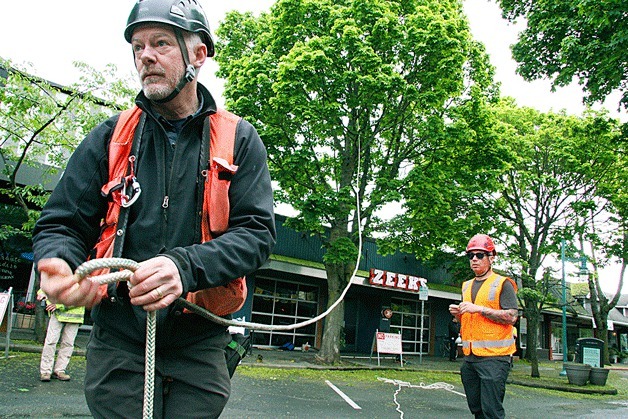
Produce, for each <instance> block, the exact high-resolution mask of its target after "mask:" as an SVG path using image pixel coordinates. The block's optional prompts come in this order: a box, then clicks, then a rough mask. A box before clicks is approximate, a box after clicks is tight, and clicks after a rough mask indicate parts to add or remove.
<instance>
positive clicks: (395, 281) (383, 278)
mask: <svg viewBox="0 0 628 419" xmlns="http://www.w3.org/2000/svg"><path fill="white" fill-rule="evenodd" d="M369 284H371V285H374V286H376V287H383V288H394V289H398V290H404V291H411V292H417V293H418V292H419V291H420V288H421V287H424V286H426V285H427V279H425V278H421V277H419V276H413V275H405V274H398V273H395V272H387V271H382V270H381V269H371V274H370V276H369Z"/></svg>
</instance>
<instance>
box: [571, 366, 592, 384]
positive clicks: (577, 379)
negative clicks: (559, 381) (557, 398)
mask: <svg viewBox="0 0 628 419" xmlns="http://www.w3.org/2000/svg"><path fill="white" fill-rule="evenodd" d="M565 371H566V372H567V380H568V381H569V384H575V385H577V386H583V385H585V384H586V383H587V381H589V373H590V372H591V365H588V364H581V363H576V362H567V363H565Z"/></svg>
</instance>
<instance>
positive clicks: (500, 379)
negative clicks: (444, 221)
mask: <svg viewBox="0 0 628 419" xmlns="http://www.w3.org/2000/svg"><path fill="white" fill-rule="evenodd" d="M466 251H467V257H468V259H469V264H470V267H471V270H472V271H473V272H474V274H475V278H473V279H471V280H469V281H466V282H465V283H464V284H463V285H462V303H460V304H459V305H455V304H452V305H450V306H449V311H450V313H451V314H453V315H454V316H456V317H457V318H458V319H459V320H460V325H461V327H460V334H461V337H462V349H463V352H464V355H465V357H464V362H463V363H462V366H461V367H460V374H461V378H462V384H463V386H464V389H465V393H466V395H467V404H468V405H469V409H470V410H471V413H473V414H474V415H475V417H476V418H503V417H505V411H504V407H503V401H504V395H505V393H506V379H507V378H508V372H509V371H510V365H511V361H512V354H513V353H514V352H515V351H516V346H515V339H514V336H513V325H514V324H515V323H516V321H517V316H518V305H517V295H516V293H517V285H516V284H515V282H514V281H513V280H512V279H510V278H507V277H503V276H501V275H499V274H497V273H495V272H493V268H492V265H493V262H494V261H495V256H496V254H497V252H496V251H495V244H494V243H493V240H492V239H491V238H490V237H489V236H487V235H486V234H477V235H475V236H473V237H472V238H471V240H469V244H468V245H467V249H466Z"/></svg>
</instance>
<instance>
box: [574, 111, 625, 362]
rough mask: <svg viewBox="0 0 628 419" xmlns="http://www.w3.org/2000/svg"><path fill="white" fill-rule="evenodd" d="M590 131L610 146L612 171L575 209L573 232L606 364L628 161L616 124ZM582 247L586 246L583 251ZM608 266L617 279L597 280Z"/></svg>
mask: <svg viewBox="0 0 628 419" xmlns="http://www.w3.org/2000/svg"><path fill="white" fill-rule="evenodd" d="M593 129H594V130H595V132H594V133H593V135H594V137H595V138H596V140H597V139H599V138H604V140H603V141H601V142H600V143H601V145H602V146H603V147H604V146H605V145H607V144H609V143H610V144H613V147H614V148H615V155H616V159H617V160H616V162H615V164H614V165H613V166H612V167H611V169H612V170H610V171H609V172H608V173H606V174H605V176H603V177H601V178H600V179H599V182H598V184H597V194H596V195H597V197H596V199H595V200H592V201H590V202H584V203H582V204H581V205H580V206H578V207H577V209H579V215H580V216H579V219H578V220H577V223H576V225H575V228H574V232H575V234H576V236H577V237H578V239H579V241H580V243H581V250H580V254H583V255H585V254H586V256H587V259H588V261H589V265H590V266H593V272H592V273H591V274H590V275H589V276H588V281H587V282H588V291H589V301H590V303H591V311H592V314H593V318H594V319H595V336H596V337H597V338H599V339H602V340H603V341H604V343H605V346H604V347H605V353H604V358H605V359H606V361H607V362H608V332H607V327H606V324H607V320H608V314H609V312H610V311H611V310H612V309H613V308H615V306H616V305H617V302H618V301H619V299H620V298H621V295H622V288H623V284H624V275H625V272H626V264H627V260H628V229H627V227H628V226H627V225H626V220H627V215H628V205H627V204H628V195H627V191H628V161H627V160H626V159H627V158H626V154H627V153H626V141H625V139H623V138H622V137H621V136H620V134H619V131H620V127H619V126H618V123H617V121H612V120H604V119H598V120H597V121H596V124H595V127H594V128H593ZM608 137H610V138H608ZM585 247H588V251H587V252H585ZM610 265H619V272H618V273H617V277H616V278H605V277H601V274H602V272H601V271H602V268H605V267H608V266H610ZM606 275H609V274H608V273H607V274H606ZM608 279H612V280H614V281H616V283H617V288H616V289H615V291H614V292H611V293H608V294H606V293H604V292H603V290H602V286H601V281H607V280H608Z"/></svg>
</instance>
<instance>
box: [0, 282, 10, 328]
mask: <svg viewBox="0 0 628 419" xmlns="http://www.w3.org/2000/svg"><path fill="white" fill-rule="evenodd" d="M10 299H11V290H9V291H8V292H0V324H2V320H3V319H4V313H6V312H7V307H8V306H9V300H10ZM8 319H9V320H11V318H10V317H8Z"/></svg>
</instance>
